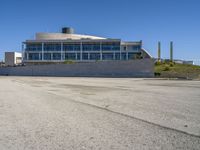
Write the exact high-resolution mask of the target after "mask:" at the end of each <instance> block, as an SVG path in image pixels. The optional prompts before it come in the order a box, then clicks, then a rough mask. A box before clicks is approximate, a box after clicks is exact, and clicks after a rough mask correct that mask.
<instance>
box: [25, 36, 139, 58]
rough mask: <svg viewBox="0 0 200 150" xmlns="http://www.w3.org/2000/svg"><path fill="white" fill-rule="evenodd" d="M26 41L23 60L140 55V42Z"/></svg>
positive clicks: (131, 56) (134, 56)
mask: <svg viewBox="0 0 200 150" xmlns="http://www.w3.org/2000/svg"><path fill="white" fill-rule="evenodd" d="M110 41H111V40H102V41H101V40H100V41H93V40H91V41H89V42H88V41H87V42H86V41H82V42H77V41H75V42H64V43H63V42H54V43H53V42H52V43H51V42H48V43H47V42H46V43H45V42H44V43H42V42H41V43H39V42H37V43H34V42H32V43H31V42H30V43H26V45H25V49H24V50H25V54H24V60H35V61H37V60H44V61H64V60H77V61H82V60H85V61H89V60H93V61H94V60H131V59H135V58H136V56H138V55H141V52H140V49H141V43H138V44H135V43H133V44H132V45H131V44H130V43H129V44H128V45H126V44H123V45H121V41H112V42H110Z"/></svg>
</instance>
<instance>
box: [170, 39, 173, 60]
mask: <svg viewBox="0 0 200 150" xmlns="http://www.w3.org/2000/svg"><path fill="white" fill-rule="evenodd" d="M170 61H171V62H173V42H170Z"/></svg>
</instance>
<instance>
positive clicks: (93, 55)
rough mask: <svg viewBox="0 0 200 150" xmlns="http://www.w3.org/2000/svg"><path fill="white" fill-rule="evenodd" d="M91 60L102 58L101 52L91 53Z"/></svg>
mask: <svg viewBox="0 0 200 150" xmlns="http://www.w3.org/2000/svg"><path fill="white" fill-rule="evenodd" d="M90 60H100V53H91V54H90Z"/></svg>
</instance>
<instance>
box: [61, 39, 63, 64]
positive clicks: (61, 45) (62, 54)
mask: <svg viewBox="0 0 200 150" xmlns="http://www.w3.org/2000/svg"><path fill="white" fill-rule="evenodd" d="M62 60H63V42H61V61H62Z"/></svg>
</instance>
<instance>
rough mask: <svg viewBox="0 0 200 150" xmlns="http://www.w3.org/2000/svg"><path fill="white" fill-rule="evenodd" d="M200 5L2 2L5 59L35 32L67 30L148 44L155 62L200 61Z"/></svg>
mask: <svg viewBox="0 0 200 150" xmlns="http://www.w3.org/2000/svg"><path fill="white" fill-rule="evenodd" d="M199 7H200V1H199V0H1V1H0V60H1V59H3V57H4V51H20V50H21V43H22V41H25V40H26V39H32V38H34V35H35V33H36V32H59V31H60V28H61V27H63V26H70V27H73V28H74V29H75V31H76V33H80V34H81V33H84V34H91V35H97V36H103V37H109V38H121V39H122V40H124V41H126V40H127V41H138V40H143V44H144V45H143V46H144V48H145V49H147V50H148V51H149V52H150V54H152V55H153V56H155V57H156V54H157V42H158V41H161V44H162V57H164V58H168V57H169V42H170V41H174V57H175V58H180V59H200V9H199Z"/></svg>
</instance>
